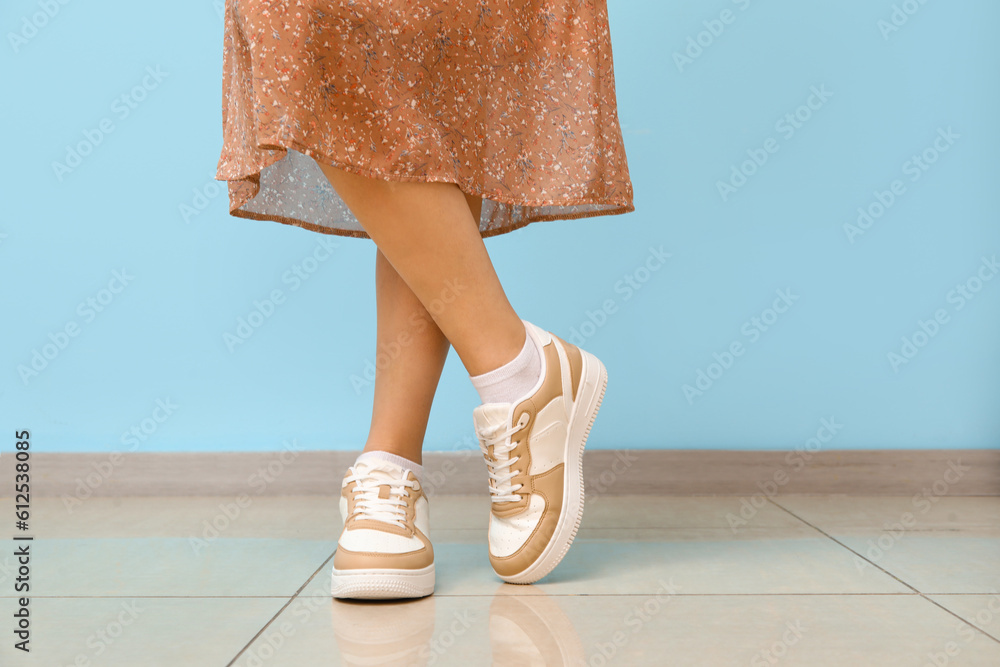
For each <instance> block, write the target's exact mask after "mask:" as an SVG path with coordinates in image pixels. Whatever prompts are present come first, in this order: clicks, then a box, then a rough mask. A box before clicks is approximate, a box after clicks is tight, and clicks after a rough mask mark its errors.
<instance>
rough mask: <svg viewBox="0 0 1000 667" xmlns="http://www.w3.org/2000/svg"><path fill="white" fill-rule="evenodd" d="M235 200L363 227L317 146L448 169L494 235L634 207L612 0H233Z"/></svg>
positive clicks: (388, 169)
mask: <svg viewBox="0 0 1000 667" xmlns="http://www.w3.org/2000/svg"><path fill="white" fill-rule="evenodd" d="M222 125H223V145H222V152H221V156H220V158H219V162H218V168H217V171H216V175H215V178H216V179H217V180H220V181H222V180H224V181H227V182H228V186H229V211H230V213H231V214H232V215H234V216H238V217H243V218H252V219H256V220H273V221H277V222H282V223H286V224H290V225H296V226H298V227H302V228H305V229H309V230H312V231H317V232H322V233H327V234H339V235H345V236H358V237H367V236H368V235H367V234H366V233H365V232H364V230H363V229H362V227H361V225H360V224H359V223H358V220H357V218H355V217H354V215H353V214H352V213H351V211H350V210H349V209H348V207H347V206H346V204H345V203H344V202H343V201H342V200H341V199H340V197H339V196H338V195H337V193H336V191H335V190H334V189H333V187H332V186H331V185H330V182H329V180H328V179H327V178H326V175H325V174H324V173H323V171H322V170H321V169H320V167H319V165H318V164H317V162H318V163H324V164H327V165H333V166H336V167H340V168H342V169H344V170H346V171H350V172H353V173H356V174H361V175H363V176H368V177H372V178H379V179H383V180H395V181H423V182H447V183H455V184H456V185H458V187H459V188H461V189H462V191H463V192H465V193H466V194H469V195H474V196H478V197H481V198H482V200H483V206H482V212H481V215H480V220H479V228H480V231H481V233H482V235H483V236H484V237H485V236H493V235H496V234H501V233H504V232H508V231H511V230H513V229H517V228H519V227H523V226H525V225H527V224H529V223H531V222H535V221H540V220H558V219H573V218H582V217H588V216H597V215H615V214H620V213H628V212H630V211H634V210H635V207H634V206H633V203H632V182H631V180H630V178H629V171H628V164H627V162H626V158H625V148H624V145H623V141H622V133H621V128H620V125H619V121H618V109H617V100H616V96H615V80H614V66H613V62H612V54H611V37H610V31H609V26H608V11H607V3H606V0H226V4H225V26H224V50H223V79H222Z"/></svg>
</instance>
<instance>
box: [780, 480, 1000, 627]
mask: <svg viewBox="0 0 1000 667" xmlns="http://www.w3.org/2000/svg"><path fill="white" fill-rule="evenodd" d="M767 501H768V502H769V503H771V504H772V505H774V506H775V507H777V508H779V509H781V510H783V511H785V512H788V514H790V515H792V516H793V517H795V518H796V519H798V520H799V521H801V522H803V523H804V524H806V525H808V526H811V527H812V528H813V529H815V530H816V531H818V532H820V533H822V534H823V535H826V536H827V537H828V538H830V539H831V540H833V541H834V542H836V543H837V544H839V545H840V546H842V547H843V548H845V549H847V550H848V551H850V552H851V553H853V554H854V555H855V556H857V557H859V558H862V559H864V560H866V561H868V562H869V563H871V564H872V565H873V566H875V567H876V568H878V569H879V570H881V571H882V572H885V573H886V574H887V575H889V576H890V577H892V578H893V579H895V580H896V581H898V582H899V583H901V584H903V585H904V586H906V587H907V588H909V589H911V590H913V591H914V592H915V593H916V594H917V595H919V596H920V597H921V598H923V599H924V600H927V601H928V602H930V603H931V604H933V605H935V606H937V607H940V608H941V609H943V610H944V611H946V612H947V613H948V614H950V615H952V616H954V617H955V618H957V619H958V620H960V621H962V622H963V623H966V624H968V625H969V626H971V627H973V628H975V629H976V630H979V631H980V632H981V633H983V634H984V635H985V636H986V637H988V638H989V639H992V640H993V641H995V642H997V643H998V644H1000V639H997V638H996V637H994V636H993V635H991V634H990V633H988V632H986V631H985V630H983V629H982V628H980V627H979V626H978V625H976V624H975V623H970V622H969V621H967V620H966V619H964V618H962V617H961V616H959V615H958V614H957V613H955V612H954V611H952V610H951V609H948V608H947V607H945V606H944V605H942V604H940V603H938V602H936V601H935V600H932V599H931V598H929V597H927V595H928V594H925V593H923V592H922V591H920V590H918V589H917V588H916V587H915V586H911V585H910V584H908V583H906V582H905V581H903V580H902V579H900V578H899V577H897V576H896V575H894V574H893V573H891V572H889V571H888V570H886V569H885V568H884V567H881V566H879V565H878V563H875V562H874V561H872V560H871V559H869V558H865V556H862V555H861V554H859V553H858V552H857V551H855V550H854V549H852V548H850V547H849V546H847V545H846V544H844V543H843V542H841V541H840V540H838V539H837V538H836V537H834V536H833V535H831V534H829V533H828V532H826V531H825V530H823V529H821V528H819V527H818V526H816V525H814V524H812V523H810V522H809V521H806V520H805V519H803V518H802V517H800V516H799V515H797V514H796V513H795V512H792V511H791V510H790V509H788V508H787V507H784V506H783V505H779V504H778V503H777V502H775V500H774V498H773V497H768V498H767ZM932 595H952V594H951V593H933V594H932ZM979 595H983V594H982V593H979Z"/></svg>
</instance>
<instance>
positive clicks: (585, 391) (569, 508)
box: [499, 350, 608, 584]
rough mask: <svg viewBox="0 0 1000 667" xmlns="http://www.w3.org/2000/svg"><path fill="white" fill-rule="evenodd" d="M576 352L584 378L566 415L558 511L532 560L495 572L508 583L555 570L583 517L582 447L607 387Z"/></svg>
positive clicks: (596, 366) (593, 362) (598, 370)
mask: <svg viewBox="0 0 1000 667" xmlns="http://www.w3.org/2000/svg"><path fill="white" fill-rule="evenodd" d="M580 353H581V354H582V356H583V369H582V372H581V374H582V376H583V378H584V380H583V384H582V385H581V387H580V395H579V396H578V397H577V401H576V404H575V405H574V406H573V414H572V415H570V418H569V421H570V424H572V427H571V429H570V432H569V437H567V439H566V446H565V448H564V450H563V461H564V462H565V466H566V467H565V468H564V477H563V481H564V483H563V499H562V502H563V504H562V508H563V509H562V513H561V514H560V516H559V521H558V522H557V523H556V528H555V531H554V532H553V533H552V538H551V539H550V540H549V543H548V544H547V545H546V546H545V549H543V550H542V553H541V555H540V556H539V557H538V558H537V559H536V560H535V562H534V563H532V564H531V565H529V566H528V567H527V568H525V569H524V570H523V571H522V572H520V573H518V574H515V575H507V576H504V575H499V576H500V578H501V579H503V580H504V581H506V582H507V583H508V584H532V583H534V582H536V581H538V580H539V579H541V578H542V577H544V576H545V575H547V574H548V573H549V572H551V571H552V570H553V569H555V566H556V565H558V564H559V562H560V561H561V560H562V559H563V557H564V556H565V555H566V552H567V551H569V548H570V545H572V544H573V539H574V538H575V537H576V531H577V530H579V528H580V520H581V519H583V499H584V489H583V448H584V446H585V445H586V444H587V436H589V435H590V428H591V427H592V426H593V425H594V419H595V418H596V417H597V411H598V410H600V409H601V401H603V400H604V392H605V390H606V389H607V387H608V371H607V369H606V368H605V367H604V364H602V363H601V361H600V359H598V358H597V357H595V356H594V355H592V354H590V353H589V352H585V351H583V350H580Z"/></svg>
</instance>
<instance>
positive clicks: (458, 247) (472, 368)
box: [317, 162, 526, 375]
mask: <svg viewBox="0 0 1000 667" xmlns="http://www.w3.org/2000/svg"><path fill="white" fill-rule="evenodd" d="M317 164H319V166H320V168H322V170H323V172H324V173H325V174H326V176H327V178H328V179H329V180H330V183H331V185H332V186H333V188H334V189H335V190H336V191H337V194H339V195H340V197H341V198H342V199H343V200H344V203H346V204H347V206H348V208H350V209H351V212H352V213H354V215H355V216H356V217H357V218H358V221H359V222H360V223H361V226H362V227H363V228H364V230H365V231H366V232H368V235H369V236H371V238H372V240H373V241H375V244H376V245H377V246H378V248H379V250H380V251H381V252H382V254H383V255H385V258H386V259H387V260H388V262H389V263H390V264H391V265H392V266H393V268H395V270H396V272H397V273H398V274H399V276H400V277H402V279H403V281H404V282H405V283H406V284H407V285H408V286H409V288H410V289H411V290H412V292H413V294H414V295H415V296H416V298H417V300H418V301H419V302H420V303H421V304H423V306H424V308H425V309H426V310H428V311H429V314H430V316H431V317H432V318H433V320H434V322H435V323H436V324H437V326H438V328H439V329H440V330H441V331H442V333H443V334H444V336H445V337H446V338H447V339H448V341H450V342H451V345H452V346H453V347H454V348H455V352H456V353H457V354H458V356H459V358H460V359H461V360H462V363H463V364H464V365H465V368H466V370H467V371H468V373H469V375H480V374H483V373H487V372H488V371H492V370H494V369H496V368H499V367H500V366H503V365H504V364H506V363H507V362H509V361H511V360H512V359H514V358H515V357H516V356H517V355H518V352H519V351H520V350H521V349H522V348H523V347H524V344H525V340H526V339H525V336H526V334H525V329H524V324H523V323H522V322H521V319H520V317H519V316H518V315H517V313H515V312H514V309H513V308H512V307H511V305H510V302H509V301H508V300H507V295H506V294H505V293H504V291H503V287H501V285H500V280H499V279H498V278H497V274H496V271H495V270H494V268H493V263H492V262H491V261H490V257H489V254H488V253H487V251H486V246H485V244H484V243H483V239H482V236H481V234H480V232H479V225H478V216H475V217H474V215H473V212H472V210H471V209H470V200H469V199H468V198H467V197H466V196H465V195H464V193H463V192H462V190H461V189H459V187H458V186H457V185H455V184H454V183H418V182H399V181H387V180H381V179H375V178H368V177H366V176H359V175H357V174H353V173H350V172H347V171H344V170H342V169H340V168H337V167H333V166H330V165H327V164H322V163H319V162H317Z"/></svg>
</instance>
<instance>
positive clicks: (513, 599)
mask: <svg viewBox="0 0 1000 667" xmlns="http://www.w3.org/2000/svg"><path fill="white" fill-rule="evenodd" d="M529 589H530V590H529ZM525 593H527V595H526V594H525ZM490 646H491V647H492V650H493V665H494V667H508V666H510V667H513V666H514V665H517V666H519V667H520V666H526V665H530V666H531V667H535V665H539V666H541V667H568V666H569V665H573V666H574V667H575V666H576V665H581V664H583V663H584V659H585V657H586V656H585V654H584V650H583V644H582V643H581V642H580V636H579V635H578V634H577V632H576V628H574V627H573V622H572V621H570V620H569V617H568V616H566V614H565V613H564V612H563V610H562V609H561V608H560V607H559V604H558V603H557V602H556V601H555V600H554V599H553V598H550V597H549V596H548V595H546V594H545V593H542V592H541V591H540V590H539V589H537V588H534V587H531V586H515V585H511V584H502V585H501V586H500V588H498V589H497V590H496V591H495V592H494V593H493V602H491V603H490Z"/></svg>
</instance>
